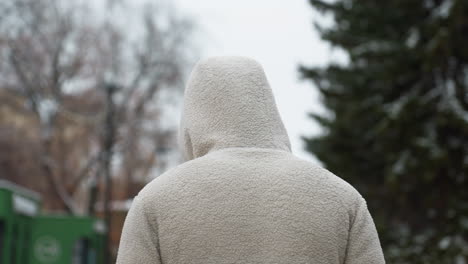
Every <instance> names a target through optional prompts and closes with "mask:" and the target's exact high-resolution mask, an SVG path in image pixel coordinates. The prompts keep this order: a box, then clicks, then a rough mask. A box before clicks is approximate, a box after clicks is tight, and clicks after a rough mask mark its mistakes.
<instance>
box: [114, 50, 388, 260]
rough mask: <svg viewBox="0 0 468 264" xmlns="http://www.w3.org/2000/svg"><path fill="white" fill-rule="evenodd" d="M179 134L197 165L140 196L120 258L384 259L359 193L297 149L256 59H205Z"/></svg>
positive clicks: (189, 93) (179, 170)
mask: <svg viewBox="0 0 468 264" xmlns="http://www.w3.org/2000/svg"><path fill="white" fill-rule="evenodd" d="M180 136H181V137H180V139H181V145H182V146H183V148H184V152H185V155H186V157H187V159H189V160H190V161H188V162H185V163H183V164H181V165H179V166H178V167H176V168H174V169H172V170H169V171H168V172H166V173H164V174H163V175H161V176H159V177H158V178H156V179H155V180H153V181H152V182H151V183H149V184H148V185H147V186H146V187H145V188H144V189H143V190H142V191H141V192H140V193H139V195H138V196H137V197H136V198H135V200H134V204H133V205H132V208H131V210H130V212H129V214H128V216H127V219H126V222H125V225H124V230H123V234H122V238H121V244H120V247H119V253H118V258H117V264H127V263H140V264H146V263H148V264H149V263H337V264H338V263H360V264H361V263H363V264H364V263H384V259H383V254H382V250H381V247H380V243H379V240H378V236H377V232H376V230H375V226H374V223H373V221H372V218H371V217H370V214H369V212H368V210H367V206H366V203H365V201H364V199H363V198H362V197H361V196H360V195H359V193H358V192H357V191H356V190H355V189H354V188H353V187H351V186H350V185H349V184H347V183H346V182H345V181H343V180H341V179H340V178H338V177H337V176H335V175H333V174H332V173H330V172H328V171H327V170H325V169H323V168H320V167H318V166H315V165H313V164H312V163H310V162H307V161H304V160H301V159H298V158H296V157H295V156H293V155H292V154H291V153H290V145H289V138H288V136H287V133H286V131H285V129H284V126H283V123H282V122H281V119H280V117H279V114H278V111H277V109H276V105H275V102H274V98H273V95H272V92H271V89H270V87H269V85H268V82H267V80H266V77H265V75H264V73H263V70H262V68H261V67H260V65H258V64H257V63H256V62H254V61H252V60H250V59H246V58H242V57H216V58H211V59H208V60H205V61H202V62H200V63H198V64H197V66H196V67H195V69H194V71H193V73H192V76H191V79H190V82H189V85H188V87H187V90H186V93H185V101H184V113H183V117H182V124H181V129H180Z"/></svg>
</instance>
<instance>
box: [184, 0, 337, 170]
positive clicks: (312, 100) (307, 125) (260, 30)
mask: <svg viewBox="0 0 468 264" xmlns="http://www.w3.org/2000/svg"><path fill="white" fill-rule="evenodd" d="M175 3H176V4H175V6H176V7H177V9H178V12H180V13H182V14H188V15H190V16H192V17H193V18H194V20H195V21H196V22H197V23H198V24H199V32H198V35H199V40H198V42H199V45H200V46H201V57H207V56H216V55H242V56H248V57H252V58H254V59H256V60H257V61H259V62H260V63H261V64H262V65H263V67H264V69H265V72H266V74H267V77H268V79H269V81H270V85H271V86H272V89H273V92H274V94H275V97H276V102H277V104H278V108H279V111H280V114H281V117H282V119H283V122H284V124H285V126H286V129H287V130H288V133H289V137H290V138H291V144H292V148H293V153H295V154H296V155H298V156H299V157H301V158H304V159H308V160H311V161H315V159H314V157H313V156H312V155H310V154H309V153H308V152H306V151H304V146H303V142H302V140H301V139H300V136H301V135H312V134H317V133H319V132H320V128H319V127H318V126H317V125H316V124H315V123H314V122H313V121H312V120H311V119H310V118H308V117H307V113H308V112H311V111H312V112H322V111H323V109H322V107H321V105H320V102H319V99H318V94H317V91H316V89H315V88H314V87H313V85H312V83H311V82H308V81H300V80H299V74H298V71H297V68H298V65H299V64H300V63H304V64H306V65H324V64H327V63H328V62H329V61H330V60H331V59H333V58H332V56H333V54H332V52H331V49H330V47H329V46H328V45H327V44H326V43H325V42H323V41H321V40H320V38H319V37H318V35H317V33H316V32H315V29H314V27H313V25H312V21H313V19H314V18H316V16H317V15H318V14H317V13H316V12H315V11H314V10H313V9H312V7H311V6H310V5H309V4H308V1H306V0H290V1H284V0H236V1H227V0H197V1H194V0H176V1H175Z"/></svg>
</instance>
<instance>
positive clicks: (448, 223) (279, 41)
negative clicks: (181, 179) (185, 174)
mask: <svg viewBox="0 0 468 264" xmlns="http://www.w3.org/2000/svg"><path fill="white" fill-rule="evenodd" d="M213 55H243V56H249V57H252V58H254V59H256V60H257V61H259V62H260V63H261V64H262V65H263V66H264V68H265V71H266V74H267V77H268V79H269V81H270V84H271V86H272V88H273V91H274V94H275V96H276V101H277V104H278V108H279V110H280V113H281V116H282V118H283V121H284V123H285V125H286V128H287V130H288V133H289V136H290V138H291V142H292V146H293V152H294V154H296V155H298V156H299V157H301V158H303V159H307V160H309V161H311V162H313V163H316V164H318V165H321V166H324V167H326V168H327V169H329V170H331V171H332V172H334V173H335V174H337V175H338V176H340V177H341V178H343V179H344V180H346V181H348V182H349V183H351V184H352V185H353V186H354V187H355V188H356V189H357V190H358V191H359V192H360V193H361V194H362V195H363V196H364V198H366V200H367V203H368V207H369V210H370V212H371V214H372V216H373V218H374V221H375V223H376V226H377V229H378V232H379V236H380V239H381V243H382V247H383V249H384V253H385V258H386V261H387V263H454V264H466V263H467V262H468V178H467V177H468V1H466V0H388V1H357V0H327V1H325V0H322V1H321V0H310V1H306V0H294V1H288V2H287V3H286V2H285V1H280V0H253V1H252V0H250V1H247V0H239V1H219V0H218V1H216V0H198V1H189V0H172V1H170V0H158V1H156V0H138V1H135V0H132V1H130V0H74V1H71V0H69V1H60V0H2V1H1V2H0V263H2V264H3V263H61V264H65V263H114V261H115V256H116V252H117V250H118V243H119V238H120V232H121V229H122V225H123V221H124V219H125V215H126V212H127V211H128V209H129V207H130V205H131V201H132V199H133V197H134V196H135V195H136V194H137V193H138V192H139V190H140V189H141V188H142V187H143V186H144V185H145V184H147V183H148V182H149V181H151V180H152V179H154V178H156V177H158V175H160V174H161V173H163V172H164V171H166V170H167V169H170V168H172V167H174V166H176V165H178V164H180V163H181V162H182V161H183V160H182V157H181V154H180V152H179V150H178V146H177V142H176V137H177V126H178V122H179V115H180V110H181V102H182V99H183V90H184V85H185V82H186V81H187V78H188V74H189V73H190V70H191V68H192V67H193V66H194V64H195V63H196V62H197V61H198V60H199V59H200V58H205V57H207V56H213Z"/></svg>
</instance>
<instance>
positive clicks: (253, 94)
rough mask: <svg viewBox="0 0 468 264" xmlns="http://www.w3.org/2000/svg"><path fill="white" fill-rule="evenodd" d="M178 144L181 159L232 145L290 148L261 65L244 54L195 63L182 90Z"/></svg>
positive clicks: (196, 156)
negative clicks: (180, 150) (181, 152)
mask: <svg viewBox="0 0 468 264" xmlns="http://www.w3.org/2000/svg"><path fill="white" fill-rule="evenodd" d="M179 144H180V146H181V148H182V151H183V153H184V156H185V158H186V160H191V159H194V158H198V157H201V156H203V155H205V154H207V153H208V152H211V151H214V150H219V149H224V148H233V147H248V148H269V149H278V150H285V151H290V150H291V147H290V142H289V138H288V135H287V132H286V129H285V128H284V125H283V122H282V121H281V117H280V115H279V112H278V109H277V107H276V103H275V99H274V97H273V93H272V90H271V88H270V85H269V84H268V81H267V79H266V76H265V73H264V71H263V68H262V66H261V65H260V64H259V63H257V62H256V61H254V60H252V59H249V58H245V57H212V58H209V59H206V60H202V61H200V62H198V63H197V64H196V65H195V68H194V69H193V71H192V74H191V76H190V79H189V82H188V84H187V87H186V90H185V95H184V107H183V111H182V117H181V124H180V129H179Z"/></svg>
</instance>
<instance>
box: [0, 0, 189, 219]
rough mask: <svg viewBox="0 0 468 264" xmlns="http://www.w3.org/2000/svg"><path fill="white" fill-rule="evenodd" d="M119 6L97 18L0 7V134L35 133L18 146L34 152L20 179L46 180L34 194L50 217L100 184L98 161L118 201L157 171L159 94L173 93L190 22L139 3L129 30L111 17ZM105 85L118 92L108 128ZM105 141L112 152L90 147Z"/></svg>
mask: <svg viewBox="0 0 468 264" xmlns="http://www.w3.org/2000/svg"><path fill="white" fill-rule="evenodd" d="M64 2H67V3H64ZM128 5H130V4H129V3H127V2H125V1H116V2H115V3H113V4H112V5H111V7H109V6H108V8H109V9H106V10H96V9H93V8H90V7H89V5H87V2H86V1H81V2H80V3H78V1H76V2H72V3H70V2H68V1H58V0H6V1H2V3H1V5H0V14H2V15H0V17H1V21H0V22H1V23H0V101H5V102H8V103H7V104H5V106H6V107H7V108H8V109H9V111H12V112H14V113H15V114H16V115H9V116H3V117H2V113H1V112H0V132H1V131H2V128H4V127H5V126H3V125H4V124H5V122H7V121H5V120H8V118H10V119H11V118H15V119H17V118H19V116H24V118H25V120H26V119H27V120H28V121H27V122H28V124H30V125H29V126H27V127H20V126H16V127H14V129H16V130H24V129H30V130H32V131H36V132H37V133H32V135H30V137H29V138H28V140H30V141H32V142H34V143H35V145H36V146H37V152H36V154H34V157H35V158H36V159H37V161H38V165H39V166H38V168H40V171H37V172H36V173H34V174H31V176H29V177H44V178H45V179H46V180H47V182H48V184H47V189H46V190H44V192H45V193H52V194H53V196H51V197H50V200H51V201H52V200H59V201H60V202H61V205H60V206H59V207H55V206H50V207H51V208H52V209H53V208H55V209H60V208H63V209H65V210H67V211H68V212H70V213H76V212H78V211H80V210H83V209H84V208H85V204H86V203H85V201H84V200H83V199H82V197H83V196H82V195H80V193H83V192H87V190H88V187H89V184H90V183H92V182H95V183H96V184H97V185H99V186H100V185H101V184H102V180H103V179H102V178H100V177H97V178H94V177H96V176H99V175H100V174H102V167H103V166H106V165H105V164H106V163H107V164H108V165H107V166H109V168H110V173H111V174H112V175H113V177H119V178H123V179H125V181H126V182H127V184H126V186H128V189H127V190H126V191H124V192H123V196H124V197H120V198H126V197H132V196H133V195H134V194H135V193H136V192H137V191H138V188H134V187H132V186H141V185H142V183H143V182H145V181H147V179H148V178H149V177H150V176H149V175H151V173H152V172H153V171H154V168H156V167H157V166H159V165H160V163H158V154H157V153H158V152H157V150H158V149H161V148H167V146H162V145H164V144H165V145H167V142H168V139H170V138H171V135H172V130H171V129H168V128H166V127H165V126H164V125H163V124H161V120H160V118H161V115H162V113H163V111H164V109H165V106H164V102H161V97H160V96H161V95H163V94H167V93H174V95H175V96H177V91H179V92H180V90H181V89H180V87H181V85H180V84H181V83H180V80H181V79H182V77H183V75H184V74H185V65H187V63H188V62H189V61H190V55H191V53H190V50H189V49H188V47H189V46H190V36H191V35H190V33H191V32H192V24H191V21H190V20H187V19H185V18H183V17H179V16H178V15H177V14H176V13H175V12H174V11H173V10H172V9H171V8H169V7H167V6H166V7H165V8H161V7H159V6H154V5H150V4H145V5H142V6H134V10H135V11H134V14H133V21H134V26H133V28H132V27H130V28H129V27H126V26H122V25H121V21H120V20H119V16H118V14H119V12H123V9H125V8H126V7H128ZM156 7H158V8H156ZM98 14H101V16H100V15H98ZM102 14H105V16H104V18H102ZM109 82H111V83H113V84H115V85H116V86H117V87H119V89H118V90H117V91H116V92H115V94H114V96H113V98H114V99H113V100H115V101H114V102H113V103H115V111H114V112H113V114H112V118H113V119H114V121H115V126H114V127H113V128H109V126H106V125H105V118H106V113H107V112H106V111H107V110H108V104H109V102H108V101H107V100H106V93H105V89H103V87H104V84H106V83H109ZM11 98H15V100H12V99H11ZM26 117H27V118H26ZM21 118H23V117H21ZM109 129H114V130H115V131H114V132H113V133H109V131H108V130H109ZM37 135H39V136H37ZM109 135H113V137H114V140H113V143H112V144H111V146H110V147H111V149H112V152H109V151H106V149H105V148H106V147H104V146H105V145H104V144H100V143H99V142H102V141H103V140H106V137H107V136H109ZM103 137H104V138H103ZM17 144H21V142H17ZM107 147H109V145H107ZM111 153H112V154H111ZM31 155H33V154H31ZM109 155H111V156H109ZM1 157H2V156H0V158H1ZM18 171H19V170H18ZM97 173H98V174H99V175H96V174H97ZM33 175H34V176H33ZM21 177H23V178H24V176H21ZM37 181H38V182H39V181H40V179H37ZM120 193H122V192H120ZM108 199H110V198H109V197H108ZM46 203H47V199H46ZM50 204H53V203H50Z"/></svg>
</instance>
